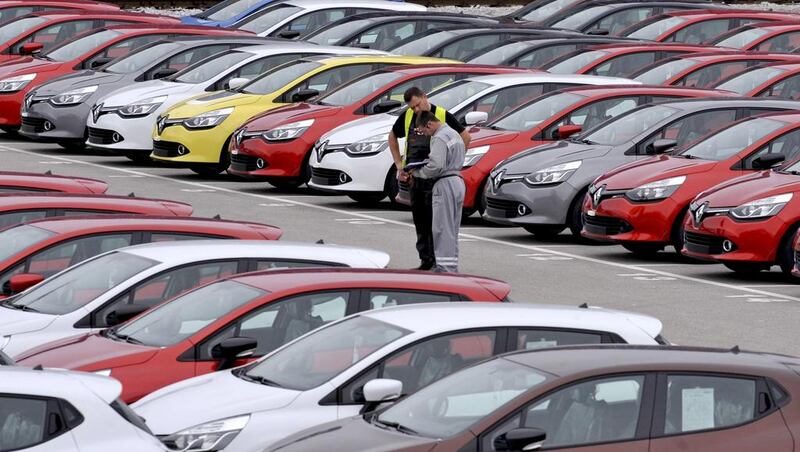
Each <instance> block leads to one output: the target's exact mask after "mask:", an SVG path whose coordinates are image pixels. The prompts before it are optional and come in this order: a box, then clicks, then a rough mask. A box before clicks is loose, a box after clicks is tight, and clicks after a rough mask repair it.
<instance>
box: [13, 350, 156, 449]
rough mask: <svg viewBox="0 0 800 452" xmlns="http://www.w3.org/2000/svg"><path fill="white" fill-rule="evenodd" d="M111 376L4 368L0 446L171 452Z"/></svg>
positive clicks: (14, 367)
mask: <svg viewBox="0 0 800 452" xmlns="http://www.w3.org/2000/svg"><path fill="white" fill-rule="evenodd" d="M120 392H122V385H121V384H120V383H119V382H118V381H116V380H114V379H112V378H109V377H103V376H100V375H94V374H90V373H83V372H67V371H63V370H51V369H47V370H36V369H29V368H24V367H16V366H2V367H0V450H1V451H15V452H17V451H18V452H109V451H115V452H166V451H167V450H168V449H167V448H165V447H164V446H163V444H162V443H160V442H159V441H158V439H156V438H155V437H154V436H153V435H152V433H150V430H149V429H148V428H147V426H146V425H145V423H144V420H143V419H142V418H140V417H139V416H137V415H136V413H134V412H133V410H131V409H130V407H128V406H127V405H126V404H125V403H123V402H122V401H120V400H118V397H119V394H120Z"/></svg>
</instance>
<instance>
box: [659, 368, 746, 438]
mask: <svg viewBox="0 0 800 452" xmlns="http://www.w3.org/2000/svg"><path fill="white" fill-rule="evenodd" d="M666 390H667V397H666V411H665V413H664V435H674V434H681V433H688V432H695V431H701V430H713V429H721V428H726V427H731V426H734V425H739V424H744V423H746V422H749V421H752V420H753V419H755V417H756V406H757V404H756V380H754V379H748V378H735V377H727V376H705V375H668V376H667V388H666Z"/></svg>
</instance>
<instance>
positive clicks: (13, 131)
mask: <svg viewBox="0 0 800 452" xmlns="http://www.w3.org/2000/svg"><path fill="white" fill-rule="evenodd" d="M0 130H2V131H3V132H5V134H6V135H8V136H9V137H11V138H16V137H18V136H19V129H17V128H16V127H0Z"/></svg>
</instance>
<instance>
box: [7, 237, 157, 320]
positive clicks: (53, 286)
mask: <svg viewBox="0 0 800 452" xmlns="http://www.w3.org/2000/svg"><path fill="white" fill-rule="evenodd" d="M158 264H159V263H158V262H157V261H154V260H150V259H145V258H143V257H139V256H136V255H134V254H128V253H123V252H112V253H108V254H103V255H101V256H98V257H96V258H94V259H91V260H87V261H84V262H83V263H80V264H78V265H76V266H74V267H71V268H70V269H68V270H65V271H64V272H62V273H59V274H58V275H56V276H54V277H52V278H50V279H48V280H46V281H44V282H43V283H41V284H39V285H38V286H36V287H34V288H33V289H31V290H29V291H27V292H23V293H22V294H21V295H20V296H18V297H17V298H14V300H13V301H12V302H11V304H12V305H13V306H14V307H17V308H25V309H28V310H31V311H35V312H41V313H43V314H53V315H62V314H67V313H70V312H72V311H75V310H76V309H80V308H82V307H83V306H85V305H87V304H88V303H89V302H91V301H92V300H94V299H96V298H97V297H99V296H101V295H103V294H104V293H106V292H108V291H109V290H111V289H113V288H114V287H116V286H117V285H118V284H120V283H122V282H123V281H126V280H128V279H130V278H131V277H132V276H134V275H136V274H138V273H141V272H142V271H144V270H147V269H148V268H151V267H154V266H156V265H158Z"/></svg>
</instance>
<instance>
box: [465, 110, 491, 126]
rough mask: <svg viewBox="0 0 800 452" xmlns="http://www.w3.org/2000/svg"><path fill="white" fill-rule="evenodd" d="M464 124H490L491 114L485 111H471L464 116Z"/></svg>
mask: <svg viewBox="0 0 800 452" xmlns="http://www.w3.org/2000/svg"><path fill="white" fill-rule="evenodd" d="M464 122H466V123H467V125H468V126H479V125H481V124H485V123H487V122H489V113H486V112H485V111H471V112H469V113H467V114H466V116H464Z"/></svg>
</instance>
